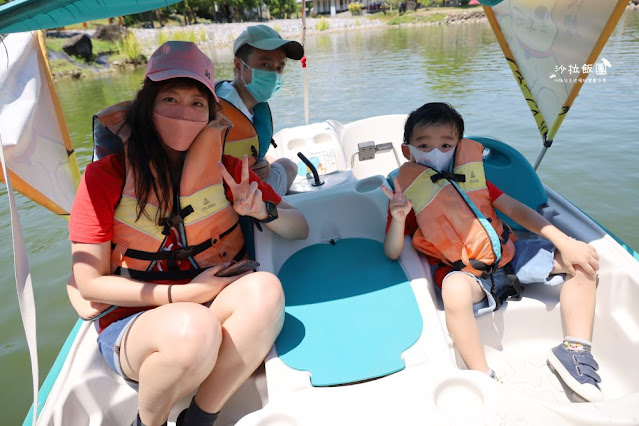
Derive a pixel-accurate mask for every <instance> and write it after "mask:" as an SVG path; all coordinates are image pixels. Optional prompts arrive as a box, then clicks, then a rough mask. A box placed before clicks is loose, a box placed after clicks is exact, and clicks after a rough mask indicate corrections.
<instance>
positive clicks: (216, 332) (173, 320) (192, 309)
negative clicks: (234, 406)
mask: <svg viewBox="0 0 639 426" xmlns="http://www.w3.org/2000/svg"><path fill="white" fill-rule="evenodd" d="M221 342H222V330H221V327H220V322H219V320H218V318H217V316H216V315H214V314H213V313H212V312H211V311H210V310H209V309H207V308H206V307H205V306H202V305H199V304H195V303H174V304H169V305H164V306H160V307H157V308H155V309H152V310H150V311H147V312H145V313H143V314H142V315H140V316H139V317H138V318H137V319H136V320H135V321H134V323H133V324H132V325H131V328H130V329H129V332H128V334H127V335H126V336H125V337H124V339H123V341H122V345H121V353H120V361H121V363H122V370H123V372H124V374H126V375H127V377H129V378H131V379H133V380H137V381H138V382H139V383H140V390H139V394H138V403H139V413H140V419H141V420H142V422H143V423H144V424H145V425H147V426H154V425H161V424H162V423H164V422H165V421H166V419H167V417H168V415H169V412H170V410H171V408H172V407H173V405H174V404H175V403H176V402H177V401H178V400H179V399H180V398H182V397H183V396H185V395H187V394H188V393H190V392H192V391H193V390H195V389H196V388H197V387H198V386H199V385H200V383H202V381H203V380H204V379H205V378H206V377H207V376H208V375H209V374H210V373H211V370H212V369H213V366H214V365H215V362H216V359H217V356H218V349H219V347H220V344H221Z"/></svg>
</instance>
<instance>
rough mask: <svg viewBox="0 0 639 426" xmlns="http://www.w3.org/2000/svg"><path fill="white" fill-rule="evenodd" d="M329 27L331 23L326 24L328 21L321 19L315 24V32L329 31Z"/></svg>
mask: <svg viewBox="0 0 639 426" xmlns="http://www.w3.org/2000/svg"><path fill="white" fill-rule="evenodd" d="M330 26H331V23H330V22H328V19H326V18H324V17H322V18H321V19H320V20H319V21H317V23H316V24H315V29H316V30H317V31H325V30H327V29H329V28H330Z"/></svg>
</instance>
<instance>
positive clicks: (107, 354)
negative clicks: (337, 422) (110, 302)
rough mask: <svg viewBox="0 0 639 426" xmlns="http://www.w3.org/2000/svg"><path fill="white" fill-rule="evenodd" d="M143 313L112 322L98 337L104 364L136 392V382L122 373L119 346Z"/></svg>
mask: <svg viewBox="0 0 639 426" xmlns="http://www.w3.org/2000/svg"><path fill="white" fill-rule="evenodd" d="M143 313H144V311H142V312H138V313H136V314H133V315H130V316H128V317H126V318H122V319H121V320H118V321H115V322H112V323H111V324H109V325H108V327H107V328H105V329H104V330H102V333H100V334H99V335H98V348H99V349H100V353H101V354H102V357H103V358H104V360H105V361H106V363H107V364H108V365H109V367H110V368H111V370H113V371H115V372H116V373H117V374H118V375H119V376H122V378H123V379H124V381H125V382H127V384H128V385H129V386H131V387H132V388H133V389H135V390H138V387H139V384H138V382H136V381H135V380H132V379H129V378H128V377H127V376H126V375H125V374H124V372H123V371H122V363H121V362H120V345H121V344H122V338H123V337H124V336H125V335H126V334H127V332H128V331H129V328H130V327H131V325H132V324H133V322H134V321H135V319H136V318H137V317H139V316H140V315H141V314H143ZM96 327H97V322H96Z"/></svg>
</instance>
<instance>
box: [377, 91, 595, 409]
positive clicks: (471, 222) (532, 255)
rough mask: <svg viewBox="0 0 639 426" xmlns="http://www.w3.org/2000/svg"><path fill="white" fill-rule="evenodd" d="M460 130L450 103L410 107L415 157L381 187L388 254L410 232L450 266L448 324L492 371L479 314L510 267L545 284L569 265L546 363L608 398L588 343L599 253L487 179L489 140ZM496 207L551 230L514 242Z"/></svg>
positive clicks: (409, 135)
mask: <svg viewBox="0 0 639 426" xmlns="http://www.w3.org/2000/svg"><path fill="white" fill-rule="evenodd" d="M463 133H464V121H463V118H462V117H461V115H460V114H459V113H458V112H457V111H456V110H455V109H454V108H452V107H451V106H450V105H448V104H445V103H428V104H425V105H423V106H422V107H420V108H419V109H417V110H415V111H413V112H412V113H411V114H410V115H409V117H408V119H407V120H406V125H405V128H404V145H403V146H402V151H403V153H404V156H405V157H406V158H407V159H410V161H409V162H407V163H405V164H403V165H402V166H401V167H400V169H399V174H398V176H397V178H396V179H394V185H395V192H394V193H393V192H391V191H390V190H389V189H387V188H386V187H382V189H383V190H384V193H385V194H386V195H387V196H388V198H389V199H390V202H389V216H390V217H389V223H388V226H387V234H386V238H385V240H384V252H385V254H386V256H388V257H389V258H391V259H397V258H398V257H399V255H400V254H401V251H402V248H403V244H404V235H413V245H414V246H415V248H417V250H419V251H421V252H422V253H425V254H426V255H427V256H428V257H430V258H431V259H436V260H437V261H438V262H440V263H442V264H444V265H448V268H449V270H450V272H448V274H446V275H445V276H444V277H443V280H442V282H441V283H438V285H440V286H441V289H442V299H443V302H444V310H445V313H446V325H447V327H448V331H449V333H450V335H451V338H452V339H453V342H454V344H455V346H456V347H457V350H458V351H459V353H460V355H461V357H462V359H463V360H464V362H465V363H466V365H467V366H468V368H469V369H471V370H478V371H482V372H485V373H486V374H488V375H489V376H491V377H495V373H494V372H493V371H492V369H490V368H489V367H488V365H487V363H486V356H485V353H484V349H483V345H482V342H481V339H480V335H479V329H478V326H477V323H476V321H475V320H474V315H475V316H476V315H481V314H482V313H485V312H489V311H492V310H494V309H496V308H498V307H499V305H500V301H501V300H503V299H504V298H505V297H503V295H504V293H506V292H507V291H508V290H509V289H510V288H512V287H510V283H511V280H512V277H513V273H514V275H515V276H516V277H517V279H514V280H512V281H515V282H520V283H522V284H528V283H533V282H545V283H546V284H548V285H556V284H559V283H561V282H562V281H564V278H563V276H562V275H559V274H565V277H566V278H565V282H564V284H563V287H562V290H561V295H560V303H561V312H562V318H563V321H564V323H565V325H566V331H567V335H566V336H565V339H564V341H563V342H562V343H561V344H559V345H558V346H557V347H555V348H553V349H552V351H551V352H550V354H549V356H548V362H549V363H550V364H551V365H552V366H553V367H554V368H555V370H556V371H557V372H558V374H559V375H560V377H561V378H562V380H563V381H564V382H565V383H566V385H567V386H569V387H570V388H571V389H572V390H573V391H574V392H575V393H577V394H578V395H580V396H581V397H582V398H584V399H586V400H587V401H598V400H601V399H603V394H602V393H601V391H600V389H599V385H598V383H599V382H600V381H601V379H600V378H599V375H598V374H597V373H596V370H597V369H598V365H597V363H596V362H595V360H594V358H593V356H592V354H591V352H590V347H591V343H590V339H591V335H592V323H593V318H594V310H595V291H596V271H597V269H598V268H599V262H598V255H597V252H596V251H595V249H594V248H592V247H591V246H589V245H588V244H586V243H583V242H580V241H576V240H574V239H572V238H570V237H568V236H567V235H565V234H564V233H563V232H561V231H560V230H559V229H557V228H556V227H554V226H553V225H551V224H550V223H549V222H548V221H547V220H546V219H545V218H544V217H543V216H541V215H540V214H538V213H537V212H535V211H534V210H532V209H530V208H529V207H527V206H526V205H524V204H522V203H520V202H518V201H517V200H515V199H513V198H511V197H509V196H508V195H507V194H504V193H503V192H502V191H500V190H499V189H498V188H497V187H495V186H494V185H492V184H491V183H490V182H488V181H486V180H485V175H484V168H483V155H482V154H483V146H482V145H481V144H479V143H478V142H475V141H472V140H469V139H462V135H463ZM495 208H496V209H499V210H500V211H502V212H503V213H504V214H506V215H508V216H509V217H510V218H512V219H513V220H515V221H516V222H517V223H519V224H520V225H522V226H524V227H525V228H526V229H528V230H530V231H531V232H534V233H536V234H538V235H540V236H542V237H544V238H545V239H531V240H524V241H516V242H515V237H514V234H513V233H512V231H510V229H509V228H508V225H506V224H505V223H503V222H501V220H499V218H498V217H497V215H496V213H495ZM411 210H413V211H411ZM441 271H442V269H441V268H440V270H439V271H436V272H435V274H434V276H435V277H437V278H440V277H441V276H442V275H443V274H441ZM508 275H510V276H511V278H509V277H508ZM437 281H438V280H437ZM514 287H515V288H516V287H518V285H516V286H514ZM500 296H502V297H500Z"/></svg>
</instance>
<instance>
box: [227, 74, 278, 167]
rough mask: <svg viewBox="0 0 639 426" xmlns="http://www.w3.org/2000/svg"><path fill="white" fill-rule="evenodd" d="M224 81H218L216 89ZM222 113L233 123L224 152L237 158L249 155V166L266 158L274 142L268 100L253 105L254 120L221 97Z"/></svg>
mask: <svg viewBox="0 0 639 426" xmlns="http://www.w3.org/2000/svg"><path fill="white" fill-rule="evenodd" d="M222 83H224V81H220V82H218V83H217V84H216V85H215V87H216V91H217V88H218V86H220V85H221V84H222ZM218 99H219V105H220V107H221V111H220V112H221V113H222V114H223V115H224V116H225V117H226V118H228V120H229V121H230V122H231V123H233V125H232V126H231V129H230V130H229V134H228V136H227V137H226V144H225V145H224V154H226V155H231V156H233V157H236V158H242V157H243V156H244V155H248V157H249V167H251V166H253V164H255V162H256V161H257V160H259V159H261V158H264V156H265V155H266V152H267V151H268V149H269V147H270V145H271V144H273V145H275V142H273V116H272V114H271V109H270V107H269V105H268V103H267V102H259V103H258V104H256V105H255V106H253V121H251V120H250V119H249V118H248V117H247V116H246V115H244V113H243V112H242V111H240V109H239V108H237V107H236V106H235V105H233V104H232V103H231V102H229V101H227V100H226V99H224V98H222V97H219V96H218Z"/></svg>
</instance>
